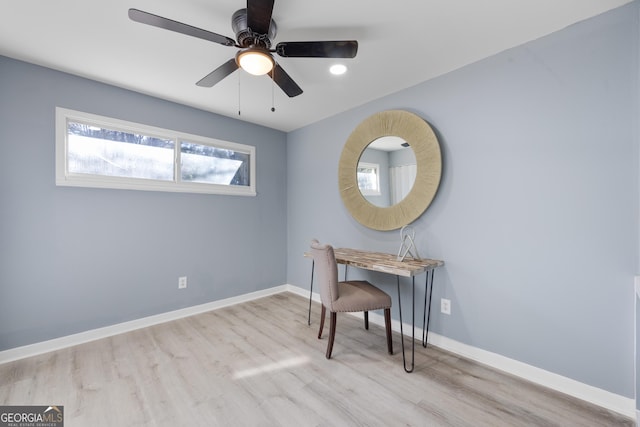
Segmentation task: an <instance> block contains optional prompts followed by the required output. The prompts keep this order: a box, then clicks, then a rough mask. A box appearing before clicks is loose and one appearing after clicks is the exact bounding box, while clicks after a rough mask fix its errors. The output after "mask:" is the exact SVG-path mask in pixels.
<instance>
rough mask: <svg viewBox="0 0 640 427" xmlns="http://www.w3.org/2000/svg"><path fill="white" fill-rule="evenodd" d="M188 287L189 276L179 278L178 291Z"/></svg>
mask: <svg viewBox="0 0 640 427" xmlns="http://www.w3.org/2000/svg"><path fill="white" fill-rule="evenodd" d="M186 287H187V276H182V277H179V278H178V289H185V288H186Z"/></svg>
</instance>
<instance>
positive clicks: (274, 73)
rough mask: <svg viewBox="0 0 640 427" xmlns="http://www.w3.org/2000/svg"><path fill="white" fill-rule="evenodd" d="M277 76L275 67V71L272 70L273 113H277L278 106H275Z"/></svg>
mask: <svg viewBox="0 0 640 427" xmlns="http://www.w3.org/2000/svg"><path fill="white" fill-rule="evenodd" d="M275 75H276V69H275V67H274V68H273V70H271V112H272V113H275V111H276V106H275V103H276V101H275V95H274V92H275V87H276V81H275Z"/></svg>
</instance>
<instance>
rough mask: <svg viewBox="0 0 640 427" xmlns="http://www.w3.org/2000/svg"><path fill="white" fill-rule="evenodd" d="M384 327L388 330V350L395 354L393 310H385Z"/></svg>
mask: <svg viewBox="0 0 640 427" xmlns="http://www.w3.org/2000/svg"><path fill="white" fill-rule="evenodd" d="M384 327H385V329H386V330H387V350H389V354H393V341H392V340H391V309H390V308H385V309H384Z"/></svg>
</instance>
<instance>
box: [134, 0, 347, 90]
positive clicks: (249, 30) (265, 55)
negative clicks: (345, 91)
mask: <svg viewBox="0 0 640 427" xmlns="http://www.w3.org/2000/svg"><path fill="white" fill-rule="evenodd" d="M274 1H275V0H247V7H246V8H245V9H240V10H238V11H236V12H235V13H234V14H233V16H232V18H231V28H232V29H233V31H234V33H235V34H236V40H233V39H232V38H230V37H226V36H223V35H220V34H216V33H214V32H211V31H208V30H203V29H201V28H197V27H193V26H191V25H188V24H184V23H182V22H178V21H174V20H172V19H169V18H164V17H162V16H158V15H154V14H152V13H149V12H144V11H142V10H138V9H129V18H130V19H131V20H132V21H136V22H140V23H142V24H147V25H151V26H154V27H158V28H162V29H166V30H170V31H174V32H177V33H181V34H185V35H187V36H192V37H198V38H200V39H204V40H208V41H211V42H214V43H217V44H220V45H222V46H228V47H235V48H239V49H241V50H240V51H239V52H238V53H237V54H236V56H235V58H233V59H230V60H229V61H227V62H225V63H224V64H222V65H220V66H219V67H218V68H216V69H215V70H213V71H212V72H211V73H209V74H208V75H206V76H205V77H203V78H202V79H201V80H199V81H198V82H197V83H196V84H197V85H198V86H201V87H212V86H214V85H215V84H217V83H219V82H220V81H221V80H223V79H224V78H225V77H227V76H228V75H230V74H231V73H233V72H234V71H235V70H237V69H238V68H242V69H243V70H245V71H246V72H248V73H250V74H253V75H256V76H261V75H264V74H268V75H269V77H270V78H272V79H273V81H274V82H275V84H277V85H278V87H280V89H282V91H283V92H284V93H286V94H287V96H289V97H290V98H293V97H294V96H298V95H300V94H301V93H302V89H301V88H300V86H298V84H297V83H296V82H295V81H294V80H293V79H292V78H291V76H289V74H287V73H286V72H285V71H284V69H283V68H282V67H281V66H280V64H279V63H277V62H276V61H275V60H274V58H273V55H272V53H275V54H277V55H278V56H280V57H283V58H354V57H355V56H356V53H357V52H358V42H357V41H356V40H340V41H298V42H280V43H278V44H277V45H276V46H275V49H271V45H272V41H273V39H274V38H275V36H276V33H277V26H276V23H275V21H274V20H272V19H271V15H272V12H273V5H274Z"/></svg>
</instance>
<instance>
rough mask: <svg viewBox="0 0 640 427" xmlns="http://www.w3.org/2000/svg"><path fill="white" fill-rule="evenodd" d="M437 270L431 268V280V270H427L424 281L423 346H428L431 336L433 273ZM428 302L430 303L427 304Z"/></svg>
mask: <svg viewBox="0 0 640 427" xmlns="http://www.w3.org/2000/svg"><path fill="white" fill-rule="evenodd" d="M434 274H435V270H431V282H429V271H427V279H426V281H425V283H424V311H423V313H424V314H423V317H422V346H423V347H424V348H427V341H428V338H429V320H430V319H431V300H432V296H433V275H434ZM427 293H428V294H429V302H428V303H427ZM427 304H428V305H427ZM425 317H426V329H425Z"/></svg>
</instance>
